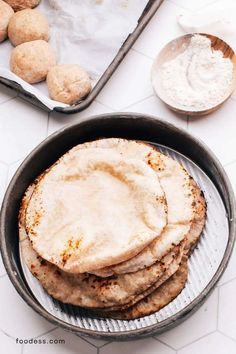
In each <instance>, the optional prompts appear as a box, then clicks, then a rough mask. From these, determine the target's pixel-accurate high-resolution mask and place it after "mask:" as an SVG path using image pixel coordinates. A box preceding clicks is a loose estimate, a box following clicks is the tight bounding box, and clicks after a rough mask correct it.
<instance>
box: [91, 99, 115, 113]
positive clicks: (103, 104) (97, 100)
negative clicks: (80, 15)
mask: <svg viewBox="0 0 236 354" xmlns="http://www.w3.org/2000/svg"><path fill="white" fill-rule="evenodd" d="M93 102H96V103H99V104H100V105H101V106H103V107H104V108H107V109H111V110H112V111H113V112H116V110H115V109H114V108H112V107H111V106H108V105H106V104H105V103H103V102H100V101H99V99H97V98H95V100H94V101H93ZM91 105H92V104H91Z"/></svg>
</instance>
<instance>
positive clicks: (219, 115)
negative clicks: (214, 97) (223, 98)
mask: <svg viewBox="0 0 236 354" xmlns="http://www.w3.org/2000/svg"><path fill="white" fill-rule="evenodd" d="M235 110H236V101H234V100H232V99H229V100H228V101H227V102H226V103H225V104H224V105H223V106H222V107H221V108H220V109H219V110H218V111H217V112H215V113H214V114H209V115H207V116H203V117H198V118H197V117H192V118H190V121H189V131H190V133H192V134H194V135H196V136H197V137H199V138H200V139H201V140H202V141H203V142H205V143H206V144H207V145H208V146H209V147H210V148H211V149H212V150H213V152H215V154H216V155H217V157H218V158H219V159H220V161H221V162H222V163H223V164H226V163H229V162H231V161H234V160H235V159H236V149H235V131H236V119H235Z"/></svg>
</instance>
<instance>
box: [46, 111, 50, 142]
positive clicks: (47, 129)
mask: <svg viewBox="0 0 236 354" xmlns="http://www.w3.org/2000/svg"><path fill="white" fill-rule="evenodd" d="M50 113H51V112H48V118H47V127H46V137H45V138H47V137H48V131H49V119H50Z"/></svg>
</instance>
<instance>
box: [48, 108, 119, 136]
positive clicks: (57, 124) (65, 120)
mask: <svg viewBox="0 0 236 354" xmlns="http://www.w3.org/2000/svg"><path fill="white" fill-rule="evenodd" d="M112 111H113V110H112V109H111V108H108V107H106V106H104V105H103V104H101V103H98V102H96V101H95V102H94V103H92V104H91V106H89V107H88V108H87V109H86V110H84V111H82V112H79V113H76V114H73V115H65V114H61V113H58V112H53V113H50V120H49V126H48V135H50V134H52V133H53V132H54V131H56V130H58V129H60V128H62V127H64V126H65V125H67V124H72V123H76V122H77V121H79V120H80V118H84V117H90V116H92V115H96V114H102V113H109V112H112Z"/></svg>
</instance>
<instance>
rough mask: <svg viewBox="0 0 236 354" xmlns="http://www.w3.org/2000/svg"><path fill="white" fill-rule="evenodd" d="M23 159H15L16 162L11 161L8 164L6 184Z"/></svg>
mask: <svg viewBox="0 0 236 354" xmlns="http://www.w3.org/2000/svg"><path fill="white" fill-rule="evenodd" d="M23 160H24V159H20V160H17V161H16V162H13V163H11V164H10V165H9V168H8V174H7V184H8V183H9V182H10V181H11V179H12V177H13V176H14V174H15V172H16V170H17V169H18V167H19V166H20V164H21V163H22V162H23Z"/></svg>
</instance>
